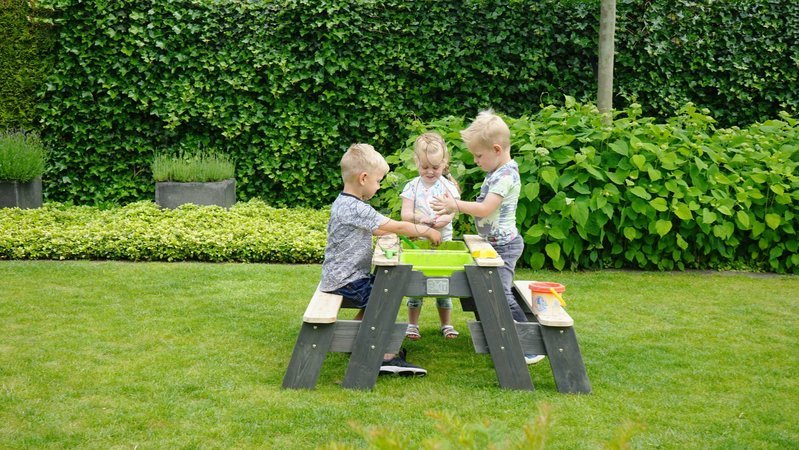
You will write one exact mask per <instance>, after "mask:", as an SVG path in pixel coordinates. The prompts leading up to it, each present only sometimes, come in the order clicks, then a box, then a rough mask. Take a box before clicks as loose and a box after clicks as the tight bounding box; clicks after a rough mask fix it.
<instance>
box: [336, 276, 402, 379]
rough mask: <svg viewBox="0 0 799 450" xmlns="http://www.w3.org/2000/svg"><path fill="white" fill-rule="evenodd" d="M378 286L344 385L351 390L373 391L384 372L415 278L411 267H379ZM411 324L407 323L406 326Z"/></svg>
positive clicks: (375, 285) (359, 333)
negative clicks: (401, 309) (382, 367)
mask: <svg viewBox="0 0 799 450" xmlns="http://www.w3.org/2000/svg"><path fill="white" fill-rule="evenodd" d="M375 271H376V272H377V273H376V274H375V275H376V276H375V284H374V287H373V288H372V295H371V296H369V303H367V305H366V311H364V315H363V321H362V322H361V327H360V329H359V330H358V334H357V335H356V336H355V343H354V345H353V348H352V355H351V356H350V363H349V365H347V373H346V374H345V375H344V381H342V383H341V385H342V386H343V387H345V388H350V389H372V388H373V387H374V385H375V383H376V382H377V376H378V375H379V373H380V363H382V362H383V355H384V354H385V350H386V343H388V342H390V341H391V335H392V333H393V332H394V330H395V322H396V320H397V312H398V311H399V306H400V303H402V297H403V296H404V295H405V292H404V290H405V287H406V286H407V284H408V281H409V280H410V278H411V266H407V265H399V266H393V267H391V266H378V267H376V268H375ZM405 325H407V324H405Z"/></svg>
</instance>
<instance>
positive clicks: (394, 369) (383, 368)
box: [380, 349, 427, 377]
mask: <svg viewBox="0 0 799 450" xmlns="http://www.w3.org/2000/svg"><path fill="white" fill-rule="evenodd" d="M404 350H405V349H402V350H400V355H399V356H395V357H393V358H391V359H389V360H388V361H383V364H381V365H380V375H391V374H396V375H399V376H401V377H423V376H425V375H427V371H426V370H424V369H422V368H421V367H419V366H414V365H413V364H411V363H409V362H408V361H405V358H404V356H405V351H404Z"/></svg>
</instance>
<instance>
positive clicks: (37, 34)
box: [0, 0, 55, 130]
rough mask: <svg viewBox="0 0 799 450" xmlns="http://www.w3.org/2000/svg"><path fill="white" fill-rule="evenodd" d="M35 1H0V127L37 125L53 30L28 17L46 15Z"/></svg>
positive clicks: (28, 127) (52, 40)
mask: <svg viewBox="0 0 799 450" xmlns="http://www.w3.org/2000/svg"><path fill="white" fill-rule="evenodd" d="M37 3H38V2H35V1H30V0H3V1H1V2H0V36H2V39H0V129H5V128H20V129H25V130H32V129H35V128H36V127H37V126H38V123H39V120H38V119H39V116H40V114H41V111H40V110H39V109H38V106H39V105H38V102H39V100H40V93H41V90H42V88H43V86H44V84H45V82H44V80H45V78H46V76H47V75H48V74H49V71H50V69H51V68H52V66H53V65H52V61H51V59H50V56H52V54H51V52H52V49H53V46H54V38H55V33H53V30H52V29H51V27H49V26H46V25H43V24H41V23H37V22H35V21H31V20H29V18H30V17H32V16H37V15H38V16H46V15H47V13H46V12H45V11H37V10H36V5H37Z"/></svg>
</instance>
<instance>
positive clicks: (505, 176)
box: [474, 160, 522, 245]
mask: <svg viewBox="0 0 799 450" xmlns="http://www.w3.org/2000/svg"><path fill="white" fill-rule="evenodd" d="M521 189H522V183H521V178H520V177H519V166H518V164H516V161H514V160H510V161H509V162H508V163H506V164H504V165H503V166H502V167H499V168H498V169H496V170H495V171H493V172H489V173H487V174H486V178H485V180H484V181H483V186H482V187H481V188H480V195H479V196H478V197H477V202H482V201H483V200H485V198H486V197H487V196H488V194H492V193H493V194H497V195H499V196H500V197H502V203H501V204H500V205H499V208H497V209H496V211H494V212H493V213H491V215H489V216H487V217H482V218H481V217H475V218H474V224H475V225H476V226H477V233H478V234H480V236H482V237H484V238H485V239H486V240H488V242H490V243H492V244H499V245H503V244H507V243H508V242H510V241H512V240H513V238H515V237H516V235H517V234H519V231H518V230H517V229H516V205H517V204H518V203H519V193H520V192H521Z"/></svg>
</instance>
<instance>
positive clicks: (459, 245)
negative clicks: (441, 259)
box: [402, 241, 469, 252]
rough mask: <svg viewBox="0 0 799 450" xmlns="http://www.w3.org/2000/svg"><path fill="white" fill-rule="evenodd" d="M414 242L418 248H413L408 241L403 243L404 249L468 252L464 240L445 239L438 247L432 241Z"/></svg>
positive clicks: (412, 250)
mask: <svg viewBox="0 0 799 450" xmlns="http://www.w3.org/2000/svg"><path fill="white" fill-rule="evenodd" d="M413 244H414V245H416V246H417V247H418V248H412V247H411V246H410V245H408V243H407V242H403V243H402V251H403V252H404V251H409V252H419V251H430V250H435V251H445V252H468V251H469V249H468V248H466V243H465V242H463V241H444V242H442V243H441V244H439V246H438V247H433V246H432V245H431V244H430V241H413Z"/></svg>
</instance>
